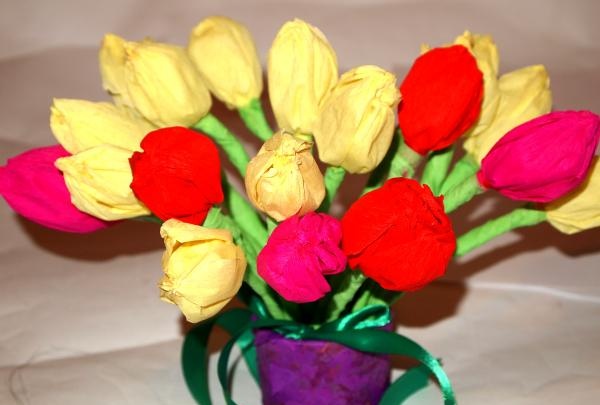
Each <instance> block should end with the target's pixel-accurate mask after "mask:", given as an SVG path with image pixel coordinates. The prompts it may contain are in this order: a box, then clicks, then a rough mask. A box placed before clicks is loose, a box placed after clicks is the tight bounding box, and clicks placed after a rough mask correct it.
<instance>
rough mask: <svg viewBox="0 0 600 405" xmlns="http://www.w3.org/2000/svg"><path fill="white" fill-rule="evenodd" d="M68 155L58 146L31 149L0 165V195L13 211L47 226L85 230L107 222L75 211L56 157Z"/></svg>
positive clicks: (73, 230)
mask: <svg viewBox="0 0 600 405" xmlns="http://www.w3.org/2000/svg"><path fill="white" fill-rule="evenodd" d="M65 156H69V152H67V151H66V150H65V149H64V148H63V147H62V146H60V145H54V146H46V147H42V148H35V149H31V150H28V151H27V152H24V153H21V154H20V155H18V156H14V157H12V158H10V159H8V162H7V164H6V166H0V195H2V197H4V199H5V200H6V202H7V203H8V205H10V207H11V208H12V209H13V210H15V212H17V213H19V214H20V215H22V216H24V217H25V218H27V219H29V220H30V221H33V222H36V223H38V224H40V225H43V226H45V227H48V228H52V229H56V230H59V231H64V232H75V233H88V232H94V231H97V230H99V229H103V228H106V227H107V226H109V225H110V224H109V223H108V222H104V221H101V220H99V219H98V218H94V217H93V216H91V215H88V214H85V213H83V212H81V211H79V210H78V209H77V208H76V207H75V206H74V205H73V204H72V203H71V196H70V195H69V191H68V190H67V187H66V186H65V180H64V179H63V176H62V174H61V173H60V171H58V169H57V168H56V167H54V162H55V161H56V159H58V158H61V157H65Z"/></svg>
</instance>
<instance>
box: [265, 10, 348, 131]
mask: <svg viewBox="0 0 600 405" xmlns="http://www.w3.org/2000/svg"><path fill="white" fill-rule="evenodd" d="M267 79H268V84H269V97H270V99H271V107H272V108H273V113H274V114H275V118H276V120H277V124H279V127H280V128H282V129H286V130H288V131H291V132H301V133H304V134H310V133H312V132H313V125H314V122H315V119H316V118H317V114H318V111H319V107H320V106H321V103H322V102H323V99H324V98H325V96H326V95H327V93H328V92H329V91H330V90H331V89H332V88H333V86H334V85H335V83H336V82H337V79H338V65H337V58H336V56H335V52H334V50H333V49H332V48H331V45H330V44H329V42H328V41H327V38H325V35H323V33H322V32H321V31H319V29H318V28H316V27H313V26H312V25H310V24H308V23H306V22H304V21H302V20H298V19H295V20H293V21H288V22H287V23H285V24H284V25H283V26H282V27H281V29H280V30H279V32H278V33H277V36H276V37H275V40H274V41H273V45H271V50H270V51H269V61H268V72H267Z"/></svg>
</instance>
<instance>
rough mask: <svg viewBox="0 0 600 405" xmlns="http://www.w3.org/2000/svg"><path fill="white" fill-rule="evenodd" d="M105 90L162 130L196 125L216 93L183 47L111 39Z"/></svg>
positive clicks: (104, 52)
mask: <svg viewBox="0 0 600 405" xmlns="http://www.w3.org/2000/svg"><path fill="white" fill-rule="evenodd" d="M100 64H101V69H100V70H101V73H102V75H103V82H104V87H105V88H106V89H107V90H108V91H109V92H110V93H112V94H113V95H116V101H119V102H122V103H124V104H127V105H129V106H130V107H133V108H135V109H137V110H138V111H139V112H140V113H141V114H142V115H143V116H144V117H145V118H146V119H148V120H149V121H151V122H152V123H153V124H155V125H157V126H160V127H167V126H173V125H182V126H186V127H189V126H192V125H193V124H195V123H196V122H198V121H199V120H200V118H202V117H204V116H205V115H206V114H207V113H208V111H209V110H210V106H211V99H210V93H209V92H208V89H207V88H206V86H205V85H204V83H203V82H202V80H201V78H200V74H199V72H198V71H197V70H196V68H195V67H194V65H193V63H192V61H191V60H190V59H189V58H188V56H187V54H186V53H185V51H184V50H183V48H180V47H178V46H174V45H168V44H163V43H159V42H154V41H152V40H149V39H146V40H144V41H141V42H127V41H125V40H123V39H122V38H119V37H117V36H115V35H110V34H109V35H107V36H106V37H105V40H104V42H103V44H102V49H101V50H100Z"/></svg>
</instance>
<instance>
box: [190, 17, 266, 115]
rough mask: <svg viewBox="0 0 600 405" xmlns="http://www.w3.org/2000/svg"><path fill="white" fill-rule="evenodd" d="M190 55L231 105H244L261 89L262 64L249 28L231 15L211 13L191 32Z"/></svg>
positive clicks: (217, 93)
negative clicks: (224, 15)
mask: <svg viewBox="0 0 600 405" xmlns="http://www.w3.org/2000/svg"><path fill="white" fill-rule="evenodd" d="M187 52H188V55H189V56H190V59H191V60H192V62H193V63H194V65H195V66H196V68H197V69H198V71H199V72H200V75H201V76H202V78H203V79H204V82H205V83H206V85H207V86H208V89H209V90H210V92H211V93H212V94H213V95H214V96H215V97H216V98H218V99H219V100H221V101H222V102H223V103H225V105H226V106H227V107H228V108H230V109H233V108H239V107H243V106H245V105H247V104H249V103H250V101H252V100H255V99H257V98H258V97H259V96H260V93H262V89H263V81H262V68H261V66H260V61H259V60H258V54H257V52H256V45H255V44H254V40H253V39H252V35H251V34H250V32H249V31H248V29H247V28H246V27H245V26H244V25H242V24H240V23H239V22H237V21H234V20H232V19H231V18H227V17H222V16H211V17H207V18H205V19H204V20H202V21H201V22H200V23H199V24H198V25H196V27H194V29H193V30H192V33H191V34H190V39H189V43H188V47H187Z"/></svg>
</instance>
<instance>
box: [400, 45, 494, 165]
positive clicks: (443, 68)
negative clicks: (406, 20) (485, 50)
mask: <svg viewBox="0 0 600 405" xmlns="http://www.w3.org/2000/svg"><path fill="white" fill-rule="evenodd" d="M400 93H401V94H402V102H401V103H400V105H399V107H398V121H399V126H400V129H401V130H402V135H403V136H404V141H405V142H406V144H407V145H408V146H409V147H410V148H412V149H413V150H414V151H416V152H418V153H420V154H421V155H425V154H427V153H428V152H431V151H436V150H440V149H444V148H446V147H447V146H450V145H451V144H452V143H454V141H456V139H457V138H458V137H460V136H461V135H462V134H463V133H465V132H466V131H467V130H468V129H469V128H470V127H471V126H472V125H473V124H474V123H475V121H476V120H477V118H478V117H479V113H480V111H481V100H482V97H483V77H482V74H481V72H480V71H479V69H478V68H477V63H476V62H475V58H474V57H473V56H472V55H471V53H470V52H469V51H468V50H467V48H465V47H464V46H462V45H454V46H451V47H447V48H435V49H432V50H431V51H429V52H427V53H425V54H424V55H421V56H420V57H419V58H417V60H415V62H414V64H413V66H412V67H411V69H410V71H409V72H408V74H407V75H406V78H405V79H404V81H403V82H402V84H401V85H400Z"/></svg>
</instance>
